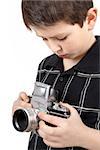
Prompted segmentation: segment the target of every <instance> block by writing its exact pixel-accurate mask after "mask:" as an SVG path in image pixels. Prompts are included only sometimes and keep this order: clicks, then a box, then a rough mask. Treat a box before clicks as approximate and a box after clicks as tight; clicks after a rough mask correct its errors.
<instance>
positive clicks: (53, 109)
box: [13, 82, 70, 132]
mask: <svg viewBox="0 0 100 150" xmlns="http://www.w3.org/2000/svg"><path fill="white" fill-rule="evenodd" d="M57 97H58V92H57V91H56V90H55V89H53V88H52V87H51V86H50V85H48V84H45V83H41V82H35V86H34V91H33V94H32V97H30V102H31V104H32V106H33V107H32V108H20V109H18V110H16V111H15V112H14V115H13V126H14V128H15V129H16V130H17V131H21V132H24V131H26V132H29V131H33V130H36V129H37V128H38V124H39V121H40V119H39V118H38V113H39V112H46V113H48V114H50V115H54V116H59V117H63V118H68V117H69V115H70V112H69V110H68V109H66V108H65V107H63V106H61V105H60V104H59V103H58V102H57Z"/></svg>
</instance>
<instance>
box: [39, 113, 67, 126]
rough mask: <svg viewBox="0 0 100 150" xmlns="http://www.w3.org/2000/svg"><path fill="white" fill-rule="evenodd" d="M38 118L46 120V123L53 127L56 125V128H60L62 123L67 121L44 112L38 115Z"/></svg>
mask: <svg viewBox="0 0 100 150" xmlns="http://www.w3.org/2000/svg"><path fill="white" fill-rule="evenodd" d="M38 116H39V118H40V119H41V120H44V121H46V122H48V123H50V124H51V125H55V126H60V125H61V124H62V122H63V121H64V120H65V119H64V118H61V117H57V116H53V115H49V114H46V113H44V112H40V113H39V114H38Z"/></svg>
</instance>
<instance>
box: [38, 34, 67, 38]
mask: <svg viewBox="0 0 100 150" xmlns="http://www.w3.org/2000/svg"><path fill="white" fill-rule="evenodd" d="M36 35H37V36H39V37H44V36H42V35H39V34H38V33H36ZM65 35H66V36H67V35H68V34H67V33H58V34H56V35H54V36H51V37H49V38H54V37H59V36H65Z"/></svg>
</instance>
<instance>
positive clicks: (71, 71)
mask: <svg viewBox="0 0 100 150" xmlns="http://www.w3.org/2000/svg"><path fill="white" fill-rule="evenodd" d="M22 14H23V19H24V23H25V25H26V26H27V28H28V29H30V30H34V31H35V32H36V34H37V36H40V37H42V38H43V40H44V42H45V43H46V44H47V45H48V47H49V48H50V49H51V50H52V51H53V52H54V54H53V55H51V56H49V57H47V58H45V59H44V60H43V61H42V62H41V63H40V65H39V69H38V74H37V78H36V80H37V81H39V82H44V83H46V84H49V85H51V86H52V87H53V88H55V89H56V90H58V91H59V95H58V96H59V98H58V102H60V101H61V102H63V103H61V105H63V106H65V107H66V108H68V109H69V110H70V117H69V118H68V119H64V118H61V117H56V116H51V115H48V114H45V113H42V112H41V113H39V114H38V116H39V118H40V120H41V121H40V122H39V129H38V131H37V132H38V134H36V133H34V132H33V133H31V136H30V140H29V147H28V150H59V149H61V150H82V149H89V150H100V131H99V129H100V97H99V81H100V63H99V52H100V37H99V36H96V37H95V36H94V35H93V33H92V30H93V28H94V25H95V22H96V18H97V10H96V9H95V8H94V7H93V2H92V0H69V1H68V0H62V1H61V0H60V1H59V0H40V1H38V0H36V1H34V0H33V1H31V0H28V1H26V0H22ZM28 102H29V99H28V96H27V94H26V93H24V92H22V93H20V96H19V98H18V100H17V101H16V102H15V103H14V106H13V112H14V111H15V110H16V109H18V108H19V107H20V106H21V107H31V104H30V103H28ZM75 108H77V110H76V109H75ZM45 122H48V123H51V124H53V125H55V126H56V127H51V126H49V125H47V124H45Z"/></svg>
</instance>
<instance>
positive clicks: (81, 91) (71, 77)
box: [28, 36, 100, 150]
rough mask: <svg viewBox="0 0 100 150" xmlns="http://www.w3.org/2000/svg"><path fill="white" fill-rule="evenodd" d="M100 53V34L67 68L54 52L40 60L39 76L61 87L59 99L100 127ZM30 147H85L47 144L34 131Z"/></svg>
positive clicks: (78, 149)
mask: <svg viewBox="0 0 100 150" xmlns="http://www.w3.org/2000/svg"><path fill="white" fill-rule="evenodd" d="M99 57H100V37H99V36H96V42H95V43H94V44H93V45H92V47H91V48H90V49H89V50H88V52H87V54H86V55H85V56H84V58H82V59H81V61H80V62H79V63H78V64H77V65H75V66H74V67H72V68H71V69H69V70H67V71H64V67H63V60H62V58H59V57H58V56H57V55H55V54H53V55H51V56H49V57H47V58H45V59H44V60H43V61H42V62H41V63H40V65H39V68H38V74H37V79H36V80H37V81H39V82H43V83H46V84H49V85H51V86H52V87H53V88H54V89H56V90H58V91H59V94H58V100H59V101H63V102H65V103H69V104H70V105H72V106H73V107H74V108H76V109H77V111H78V113H79V115H80V117H81V119H82V121H83V123H84V124H85V125H86V126H88V127H91V128H95V129H97V130H100V95H99V93H100V92H99V86H100V62H99ZM59 101H58V102H59ZM28 150H84V148H81V147H67V148H52V147H48V146H47V145H45V144H44V143H43V140H42V138H41V137H39V136H38V134H36V133H35V132H32V133H31V135H30V139H29V146H28Z"/></svg>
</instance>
